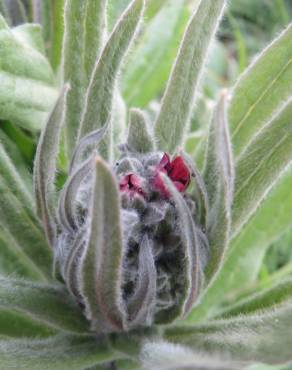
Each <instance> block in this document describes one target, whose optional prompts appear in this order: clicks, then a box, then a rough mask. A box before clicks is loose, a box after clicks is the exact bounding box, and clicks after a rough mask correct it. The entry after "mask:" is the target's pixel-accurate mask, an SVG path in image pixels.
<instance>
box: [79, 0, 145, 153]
mask: <svg viewBox="0 0 292 370" xmlns="http://www.w3.org/2000/svg"><path fill="white" fill-rule="evenodd" d="M143 9H144V0H133V1H132V2H131V4H130V5H129V7H128V8H127V10H126V11H125V12H124V14H123V15H122V16H121V18H120V19H119V21H118V23H117V25H116V26H115V28H114V30H113V32H112V34H111V35H110V36H109V39H108V41H107V43H106V45H105V47H104V49H103V51H102V54H101V56H100V58H99V59H98V61H97V63H96V65H95V67H94V71H93V75H92V78H91V81H90V84H89V87H88V90H87V93H86V101H85V108H84V110H83V115H82V120H81V126H80V131H79V140H80V139H81V138H82V137H83V136H85V135H86V134H88V133H90V132H91V131H94V130H96V129H98V128H101V127H103V126H104V125H105V124H106V123H107V122H109V121H110V118H112V117H111V115H112V112H111V110H112V104H113V96H114V89H115V83H116V79H117V75H118V71H119V68H120V65H121V62H122V60H123V57H124V55H125V54H126V52H127V50H128V48H129V46H130V44H131V41H132V40H133V38H134V36H135V34H136V31H137V28H138V26H139V23H140V20H141V16H142V13H143ZM110 134H111V132H110ZM109 140H111V138H109ZM101 153H102V154H103V155H104V156H105V157H108V156H110V148H109V143H108V142H107V143H106V142H105V143H104V150H101Z"/></svg>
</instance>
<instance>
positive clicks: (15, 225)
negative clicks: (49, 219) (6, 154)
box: [0, 182, 51, 281]
mask: <svg viewBox="0 0 292 370" xmlns="http://www.w3.org/2000/svg"><path fill="white" fill-rule="evenodd" d="M0 198H1V202H0V215H1V216H0V225H1V226H2V228H3V229H5V230H6V231H7V232H8V233H9V234H10V235H11V236H13V240H14V241H15V243H16V246H14V245H13V244H11V246H10V244H9V245H8V246H9V248H12V249H14V250H19V251H21V252H20V253H21V254H22V255H23V254H24V255H23V256H26V259H27V262H29V260H31V265H32V266H34V268H33V269H34V271H35V273H36V272H37V273H38V275H39V279H41V280H42V281H47V280H48V279H50V278H51V252H50V250H49V248H48V246H47V243H46V240H45V238H44V234H43V231H42V229H41V227H40V226H39V224H38V223H37V222H36V221H35V219H32V218H31V217H30V215H29V214H28V213H27V211H26V210H25V209H24V208H23V206H22V204H21V202H20V201H19V200H18V199H17V198H16V197H15V195H14V194H12V193H11V192H10V191H9V188H7V187H6V186H5V185H3V184H2V183H1V182H0Z"/></svg>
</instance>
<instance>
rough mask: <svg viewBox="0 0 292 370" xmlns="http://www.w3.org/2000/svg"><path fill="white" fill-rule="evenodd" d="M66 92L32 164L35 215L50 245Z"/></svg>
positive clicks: (61, 96)
mask: <svg viewBox="0 0 292 370" xmlns="http://www.w3.org/2000/svg"><path fill="white" fill-rule="evenodd" d="M67 91H68V86H65V87H64V88H63V90H62V91H61V93H60V96H59V99H58V101H57V102H56V104H55V106H54V108H53V110H52V112H51V114H50V116H49V118H48V121H47V124H46V127H45V128H44V130H43V132H42V135H41V137H40V139H39V143H38V147H37V152H36V158H35V163H34V191H35V196H36V204H37V213H38V216H39V218H40V219H41V221H42V223H43V225H44V229H45V232H46V236H47V239H48V241H49V243H50V244H52V242H53V240H54V237H55V226H54V221H53V216H52V212H51V206H52V205H51V196H52V193H53V191H54V180H55V173H56V166H57V156H58V149H59V142H60V135H61V129H62V123H63V113H64V99H65V96H66V94H67Z"/></svg>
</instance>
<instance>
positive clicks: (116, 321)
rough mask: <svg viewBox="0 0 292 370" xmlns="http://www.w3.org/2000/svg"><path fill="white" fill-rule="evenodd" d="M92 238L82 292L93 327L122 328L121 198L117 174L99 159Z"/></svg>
mask: <svg viewBox="0 0 292 370" xmlns="http://www.w3.org/2000/svg"><path fill="white" fill-rule="evenodd" d="M94 178H95V183H94V190H93V199H92V208H91V225H90V235H89V241H88V244H87V246H86V249H85V251H84V253H83V258H82V261H81V264H80V267H79V272H80V279H81V280H80V282H79V286H80V293H81V296H82V297H83V300H84V303H85V307H86V314H87V317H88V319H89V320H90V321H91V323H92V328H93V329H94V330H97V331H98V332H99V333H100V332H103V331H113V330H114V331H116V330H118V331H119V330H121V329H123V325H124V319H125V313H124V307H123V306H122V276H121V274H122V258H123V255H124V248H123V240H122V230H121V221H120V199H119V191H118V185H117V183H116V179H115V176H114V175H113V174H112V173H111V170H110V169H109V168H108V166H107V165H106V164H105V162H103V161H102V160H101V159H96V166H95V173H94Z"/></svg>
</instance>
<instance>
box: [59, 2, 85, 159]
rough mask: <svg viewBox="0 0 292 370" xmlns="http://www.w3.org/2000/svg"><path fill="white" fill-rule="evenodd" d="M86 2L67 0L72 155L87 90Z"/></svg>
mask: <svg viewBox="0 0 292 370" xmlns="http://www.w3.org/2000/svg"><path fill="white" fill-rule="evenodd" d="M86 4H87V1H74V0H66V2H65V6H64V37H63V52H62V57H63V60H62V70H63V83H69V84H70V86H71V90H70V91H69V93H68V95H67V97H66V110H65V138H66V150H67V154H68V157H69V158H70V156H71V153H72V151H73V150H74V147H75V143H76V139H77V134H78V130H79V126H80V119H81V113H82V109H83V106H84V94H85V91H86V86H85V85H84V80H85V73H84V42H83V41H84V37H85V27H84V19H85V13H86Z"/></svg>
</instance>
